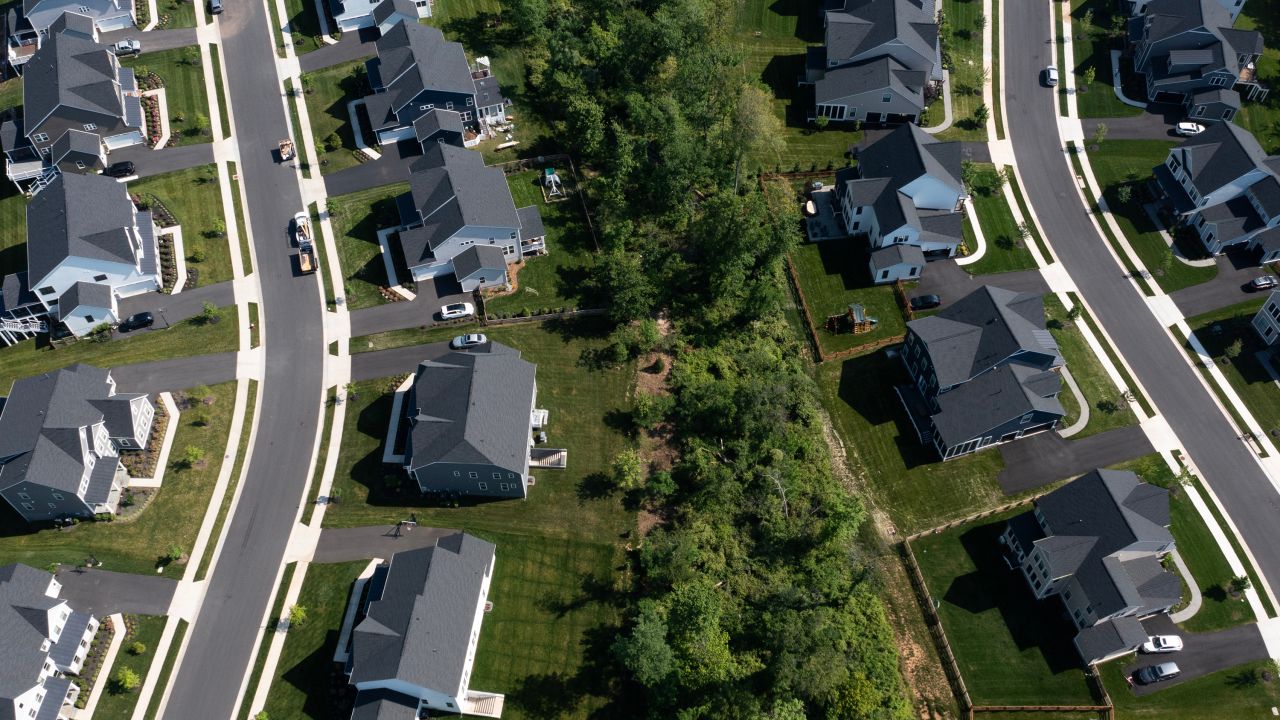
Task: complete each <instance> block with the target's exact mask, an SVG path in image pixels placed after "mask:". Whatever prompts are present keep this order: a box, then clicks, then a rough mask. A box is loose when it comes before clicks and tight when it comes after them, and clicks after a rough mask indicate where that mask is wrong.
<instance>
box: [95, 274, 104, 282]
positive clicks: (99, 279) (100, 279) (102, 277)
mask: <svg viewBox="0 0 1280 720" xmlns="http://www.w3.org/2000/svg"><path fill="white" fill-rule="evenodd" d="M106 279H107V276H106V275H94V276H93V281H94V282H102V281H103V280H106Z"/></svg>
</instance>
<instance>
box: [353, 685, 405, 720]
mask: <svg viewBox="0 0 1280 720" xmlns="http://www.w3.org/2000/svg"><path fill="white" fill-rule="evenodd" d="M417 718H418V699H417V698H415V697H409V696H408V695H402V694H401V693H398V692H396V691H395V690H388V689H386V688H374V689H371V690H361V691H359V692H357V693H356V704H355V707H354V708H352V710H351V720H417Z"/></svg>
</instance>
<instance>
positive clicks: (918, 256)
mask: <svg viewBox="0 0 1280 720" xmlns="http://www.w3.org/2000/svg"><path fill="white" fill-rule="evenodd" d="M904 263H905V264H907V265H924V253H923V252H921V251H920V248H918V247H915V246H914V245H890V246H889V247H883V248H880V249H879V250H876V251H875V252H873V253H871V267H872V272H876V271H878V270H883V269H885V268H891V267H894V266H895V265H901V264H904Z"/></svg>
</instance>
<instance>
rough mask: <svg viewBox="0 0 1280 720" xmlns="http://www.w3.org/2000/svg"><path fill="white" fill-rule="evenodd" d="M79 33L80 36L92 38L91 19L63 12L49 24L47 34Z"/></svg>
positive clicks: (78, 14) (86, 16)
mask: <svg viewBox="0 0 1280 720" xmlns="http://www.w3.org/2000/svg"><path fill="white" fill-rule="evenodd" d="M65 32H71V33H79V34H80V35H81V36H83V37H86V38H89V39H92V38H93V18H91V17H89V16H88V15H81V14H80V13H74V12H64V13H62V14H61V15H59V16H58V18H57V19H56V20H54V21H53V22H51V23H49V34H50V35H57V34H60V33H65Z"/></svg>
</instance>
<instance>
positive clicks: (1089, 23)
mask: <svg viewBox="0 0 1280 720" xmlns="http://www.w3.org/2000/svg"><path fill="white" fill-rule="evenodd" d="M1082 19H1083V21H1084V27H1085V29H1086V30H1088V29H1089V28H1091V27H1093V8H1089V9H1088V10H1085V11H1084V18H1082Z"/></svg>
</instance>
